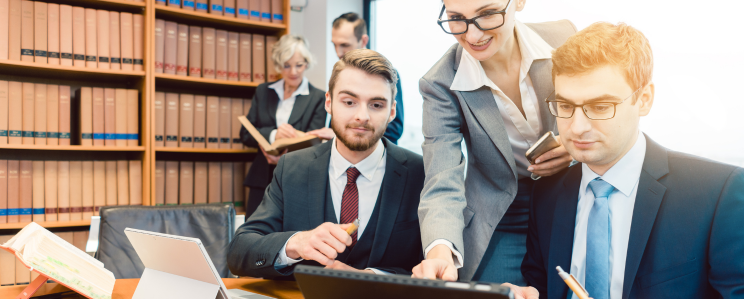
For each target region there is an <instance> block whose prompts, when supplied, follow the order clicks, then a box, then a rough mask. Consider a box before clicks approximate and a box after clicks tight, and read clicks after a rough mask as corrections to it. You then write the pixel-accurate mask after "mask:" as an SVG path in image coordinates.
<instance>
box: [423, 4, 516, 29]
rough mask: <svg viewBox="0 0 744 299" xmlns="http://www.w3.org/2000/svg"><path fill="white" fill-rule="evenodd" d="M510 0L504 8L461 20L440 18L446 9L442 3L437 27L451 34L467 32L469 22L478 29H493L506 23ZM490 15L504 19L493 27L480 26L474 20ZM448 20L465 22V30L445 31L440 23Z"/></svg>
mask: <svg viewBox="0 0 744 299" xmlns="http://www.w3.org/2000/svg"><path fill="white" fill-rule="evenodd" d="M511 1H512V0H509V2H508V3H506V8H504V10H501V11H496V12H492V13H489V14H485V15H480V16H477V17H473V18H470V19H461V20H442V16H443V15H444V11H445V10H446V9H447V8H446V7H445V6H444V4H442V11H441V12H440V13H439V19H438V20H437V24H439V27H441V28H442V30H443V31H444V33H447V34H452V35H460V34H463V33H466V32H468V29H469V28H470V24H473V25H475V27H478V29H480V30H483V31H488V30H494V29H496V28H499V27H501V26H504V24H505V23H506V12H507V11H509V6H511ZM492 15H501V17H502V18H503V19H504V22H502V23H501V25H499V26H496V27H493V28H482V27H481V26H480V25H479V24H478V22H476V20H477V19H479V18H482V17H489V16H492ZM448 22H465V31H463V32H459V33H454V32H447V29H444V25H442V24H444V23H448Z"/></svg>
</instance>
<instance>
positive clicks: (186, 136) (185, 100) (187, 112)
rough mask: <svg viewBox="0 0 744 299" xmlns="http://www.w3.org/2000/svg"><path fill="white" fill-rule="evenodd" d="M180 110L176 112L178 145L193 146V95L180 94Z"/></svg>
mask: <svg viewBox="0 0 744 299" xmlns="http://www.w3.org/2000/svg"><path fill="white" fill-rule="evenodd" d="M180 106H181V111H179V113H178V117H179V124H178V126H179V130H178V146H179V147H189V148H191V147H194V95H193V94H181V99H180Z"/></svg>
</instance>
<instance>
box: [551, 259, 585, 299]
mask: <svg viewBox="0 0 744 299" xmlns="http://www.w3.org/2000/svg"><path fill="white" fill-rule="evenodd" d="M555 269H556V270H558V275H559V276H560V277H561V279H563V282H565V283H566V284H567V285H568V287H569V288H571V291H573V292H574V294H576V296H578V297H579V299H589V293H588V292H587V291H586V289H584V287H582V286H581V284H579V281H578V280H576V277H574V276H573V275H571V274H568V273H566V272H565V271H563V269H562V268H561V266H558V267H555Z"/></svg>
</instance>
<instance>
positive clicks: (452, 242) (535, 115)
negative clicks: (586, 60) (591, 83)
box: [413, 0, 576, 285]
mask: <svg viewBox="0 0 744 299" xmlns="http://www.w3.org/2000/svg"><path fill="white" fill-rule="evenodd" d="M525 2H526V0H477V1H474V0H444V1H443V4H444V6H443V7H442V13H441V15H440V17H439V23H440V26H441V27H442V29H443V31H445V33H448V34H451V35H453V37H455V39H456V40H457V42H458V43H457V44H455V45H453V46H452V47H451V48H450V49H449V50H448V51H447V52H446V53H445V54H444V56H443V57H442V58H441V59H440V60H439V61H438V62H437V63H436V64H435V65H434V66H433V67H432V68H431V70H430V71H429V72H428V73H427V74H426V75H424V77H423V78H421V80H420V82H419V87H420V92H421V95H422V96H423V98H424V106H423V108H424V113H423V115H424V120H423V133H424V137H425V141H424V144H423V145H422V148H423V154H424V167H425V172H426V180H425V185H424V188H423V191H422V192H421V202H420V204H419V219H420V222H421V237H422V245H423V247H424V248H425V254H426V257H427V259H426V260H425V261H424V262H422V263H421V264H419V265H418V266H416V268H414V270H413V273H414V276H417V277H426V278H434V277H436V278H440V279H446V280H457V279H458V278H459V279H460V280H466V281H467V280H481V281H491V282H511V283H514V284H522V285H523V284H524V279H523V277H522V274H521V271H520V265H521V263H522V259H523V257H524V254H525V251H526V247H525V246H526V245H525V242H526V241H525V240H526V232H527V218H528V213H529V205H530V192H531V188H532V182H533V180H532V179H531V176H532V177H537V176H549V175H552V174H555V173H558V172H560V171H561V170H563V169H565V168H567V167H568V165H569V163H570V162H571V160H572V159H571V157H570V156H569V155H568V153H567V152H566V151H565V148H563V146H561V147H559V148H557V149H555V150H553V151H551V152H548V153H547V154H545V155H543V156H541V157H539V158H538V160H539V162H538V163H537V164H536V165H530V164H529V162H527V160H526V158H525V157H524V153H525V151H526V150H527V149H528V148H529V147H530V146H531V145H532V144H534V143H535V142H536V141H537V139H538V138H539V137H540V136H542V135H543V134H544V133H545V132H547V131H554V130H555V118H554V117H553V116H552V115H551V114H550V112H549V111H548V106H547V104H546V103H545V101H544V100H545V99H546V98H548V97H549V96H550V95H551V94H552V92H553V83H552V80H551V60H550V59H551V51H552V50H553V49H554V48H556V47H558V46H560V45H561V44H562V43H563V42H564V41H565V40H566V39H567V38H568V37H569V36H570V35H572V34H573V33H575V32H576V28H575V27H574V25H573V24H572V23H571V22H570V21H567V20H563V21H557V22H547V23H536V24H524V23H521V22H519V21H517V20H516V19H515V18H514V15H515V13H516V12H517V11H521V10H522V8H523V7H524V5H525ZM463 140H465V144H466V147H467V152H466V154H467V160H466V159H465V157H464V155H463V154H464V153H463V152H462V150H461V145H460V144H461V142H462V141H463ZM466 163H467V175H465V169H466ZM533 174H534V175H533ZM456 269H459V273H458V270H456ZM458 274H459V275H458Z"/></svg>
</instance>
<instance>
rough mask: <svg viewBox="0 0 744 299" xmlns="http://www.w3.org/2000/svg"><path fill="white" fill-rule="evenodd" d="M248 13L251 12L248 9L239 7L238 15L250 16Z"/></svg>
mask: <svg viewBox="0 0 744 299" xmlns="http://www.w3.org/2000/svg"><path fill="white" fill-rule="evenodd" d="M248 14H249V13H248V10H247V9H245V8H239V9H238V15H239V16H248Z"/></svg>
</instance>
